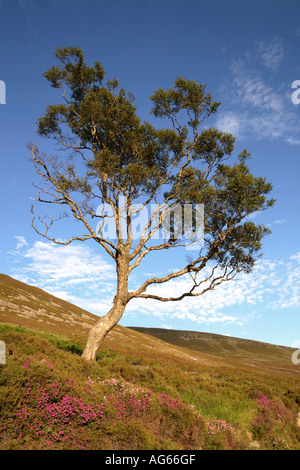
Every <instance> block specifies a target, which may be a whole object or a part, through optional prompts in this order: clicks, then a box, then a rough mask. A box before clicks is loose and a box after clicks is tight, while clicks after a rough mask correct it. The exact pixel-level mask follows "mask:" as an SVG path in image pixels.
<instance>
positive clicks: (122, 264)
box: [82, 258, 128, 361]
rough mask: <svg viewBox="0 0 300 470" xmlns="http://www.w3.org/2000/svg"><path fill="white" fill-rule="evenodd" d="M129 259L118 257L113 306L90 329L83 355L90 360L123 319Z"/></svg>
mask: <svg viewBox="0 0 300 470" xmlns="http://www.w3.org/2000/svg"><path fill="white" fill-rule="evenodd" d="M127 286H128V261H127V260H126V259H125V258H123V259H118V262H117V293H116V296H115V298H114V302H113V306H112V308H111V309H110V310H109V312H108V313H107V314H106V315H104V316H103V317H101V318H99V320H98V321H97V323H95V325H93V326H92V328H91V329H90V332H89V335H88V338H87V342H86V345H85V349H84V351H83V354H82V357H83V358H84V359H87V360H88V361H95V360H96V354H97V351H98V349H99V346H100V345H101V343H102V342H103V340H104V338H105V337H106V335H107V333H109V332H110V330H112V328H113V327H114V326H116V324H117V323H118V322H119V321H120V320H121V318H122V315H123V313H124V310H125V307H126V304H127V302H128V291H127Z"/></svg>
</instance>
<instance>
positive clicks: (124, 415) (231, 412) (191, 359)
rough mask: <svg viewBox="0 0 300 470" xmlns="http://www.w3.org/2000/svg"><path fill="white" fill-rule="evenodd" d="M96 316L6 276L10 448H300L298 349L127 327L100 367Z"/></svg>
mask: <svg viewBox="0 0 300 470" xmlns="http://www.w3.org/2000/svg"><path fill="white" fill-rule="evenodd" d="M95 320H96V316H95V315H92V314H91V313H89V312H86V311H85V310H82V309H80V308H78V307H75V306H73V305H72V304H70V303H68V302H65V301H62V300H60V299H58V298H56V297H54V296H52V295H50V294H48V293H47V292H44V291H43V290H41V289H38V288H36V287H33V286H28V285H26V284H24V283H21V282H19V281H17V280H14V279H12V278H10V277H8V276H5V275H0V339H1V340H3V341H5V343H6V347H7V363H6V365H3V366H0V450H9V449H102V450H109V449H110V450H121V449H125V450H128V449H136V450H139V449H142V450H146V449H152V450H153V449H158V450H160V449H164V450H172V449H173V450H193V449H196V450H198V449H300V427H299V412H300V393H299V378H300V376H299V367H297V366H295V365H293V364H292V362H291V360H290V354H291V350H290V349H289V348H283V347H282V346H273V345H266V344H264V343H256V342H250V341H246V340H239V339H236V338H227V337H220V336H218V335H207V334H202V333H199V334H196V333H195V332H178V331H177V332H174V331H170V330H165V331H164V330H160V331H157V330H155V331H153V330H151V329H150V330H149V329H147V330H146V333H147V334H145V330H143V332H141V331H137V329H129V328H124V327H121V326H117V327H116V328H115V329H114V330H113V331H112V332H111V333H110V334H109V335H108V336H107V338H106V339H105V342H104V344H103V346H102V347H101V349H100V351H99V354H98V360H97V362H96V363H95V364H89V363H87V362H86V361H84V360H83V359H82V358H81V357H80V355H81V353H82V350H83V347H84V341H85V338H86V335H87V332H88V329H89V327H90V325H91V324H92V323H93V322H94V321H95ZM150 333H151V334H150ZM158 333H159V336H160V337H155V336H153V335H154V334H158ZM171 343H172V344H171ZM175 343H177V344H175ZM187 346H188V347H187Z"/></svg>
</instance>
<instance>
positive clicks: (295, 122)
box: [216, 38, 300, 145]
mask: <svg viewBox="0 0 300 470" xmlns="http://www.w3.org/2000/svg"><path fill="white" fill-rule="evenodd" d="M256 47H257V50H258V54H259V58H260V60H263V63H264V65H265V66H266V67H267V69H274V70H275V69H277V67H278V68H279V66H280V64H281V61H282V59H283V46H282V43H281V41H280V39H279V38H275V39H273V40H272V41H271V42H270V43H269V44H267V43H266V42H257V43H256ZM229 73H230V75H229V77H227V79H226V82H225V84H224V86H223V96H225V100H226V101H224V100H223V106H222V108H221V110H220V113H219V115H218V117H217V120H216V127H217V128H218V129H220V130H222V131H228V132H231V133H232V134H233V135H235V136H236V137H239V138H240V139H243V138H249V137H250V138H252V139H255V140H261V139H271V140H280V141H281V142H286V143H288V144H289V145H300V140H299V133H300V127H299V119H298V113H297V112H296V109H295V108H296V107H295V105H293V104H292V101H291V96H292V92H293V90H292V88H291V84H290V83H289V82H287V83H279V82H278V83H276V84H274V83H275V82H274V77H273V76H272V77H270V74H268V73H266V71H262V70H261V67H260V65H259V63H258V61H257V57H256V56H255V54H254V53H253V52H252V53H250V52H247V53H245V55H244V57H242V58H240V59H238V60H234V61H233V62H232V63H231V65H230V68H229ZM288 80H290V79H289V78H288ZM226 103H227V104H226Z"/></svg>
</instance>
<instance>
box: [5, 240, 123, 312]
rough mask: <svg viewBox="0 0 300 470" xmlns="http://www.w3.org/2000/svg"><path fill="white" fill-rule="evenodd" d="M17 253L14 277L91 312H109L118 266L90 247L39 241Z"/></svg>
mask: <svg viewBox="0 0 300 470" xmlns="http://www.w3.org/2000/svg"><path fill="white" fill-rule="evenodd" d="M19 238H22V237H19ZM26 245H27V244H26ZM14 256H15V258H16V256H17V253H16V252H15V253H14ZM18 256H19V257H18V258H17V259H18V268H16V269H15V270H14V271H13V272H12V274H11V275H12V276H13V277H14V278H16V279H19V280H20V281H22V282H25V283H28V284H33V285H35V286H37V287H40V288H42V289H44V290H46V291H47V292H49V293H50V294H52V295H55V296H57V297H60V298H62V299H64V300H67V301H68V302H71V303H74V304H75V305H78V306H80V307H82V308H84V309H86V310H89V311H91V312H92V313H96V314H101V315H103V314H105V313H106V312H107V310H108V308H109V306H110V305H111V301H112V299H113V296H114V287H115V268H114V265H112V264H110V263H108V262H107V261H105V260H104V258H103V257H102V256H101V255H100V254H95V253H94V252H93V250H92V249H91V248H90V247H89V246H87V245H83V244H73V245H72V244H70V245H67V246H62V245H54V244H50V243H46V242H42V241H38V242H35V243H34V244H33V245H32V246H31V247H27V248H26V250H23V251H22V252H18ZM21 261H22V267H20V264H21V263H20V262H21Z"/></svg>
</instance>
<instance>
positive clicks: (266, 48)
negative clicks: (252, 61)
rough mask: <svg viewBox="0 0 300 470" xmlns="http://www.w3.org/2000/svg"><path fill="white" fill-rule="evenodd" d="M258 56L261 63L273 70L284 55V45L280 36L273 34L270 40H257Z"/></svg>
mask: <svg viewBox="0 0 300 470" xmlns="http://www.w3.org/2000/svg"><path fill="white" fill-rule="evenodd" d="M256 46H257V49H258V56H259V58H260V60H261V62H262V64H263V65H265V66H266V67H268V68H269V69H271V70H272V71H273V72H275V71H276V70H277V69H278V67H279V65H280V64H281V62H282V60H283V57H284V47H283V43H282V40H281V38H280V37H278V36H275V37H274V38H273V39H272V40H271V41H269V42H267V41H257V42H256Z"/></svg>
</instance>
